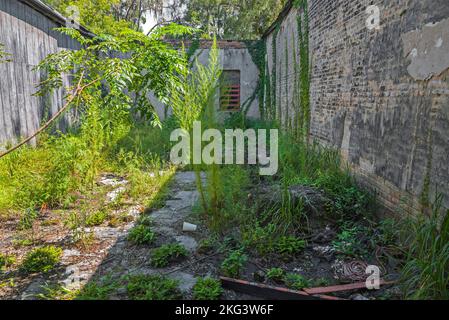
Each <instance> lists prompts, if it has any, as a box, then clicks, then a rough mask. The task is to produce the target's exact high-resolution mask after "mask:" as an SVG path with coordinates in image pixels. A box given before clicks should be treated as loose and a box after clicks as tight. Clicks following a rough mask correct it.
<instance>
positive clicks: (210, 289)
mask: <svg viewBox="0 0 449 320" xmlns="http://www.w3.org/2000/svg"><path fill="white" fill-rule="evenodd" d="M222 293H223V289H222V287H221V282H220V280H217V279H213V278H209V277H207V278H200V279H198V281H197V282H196V284H195V285H194V287H193V298H194V299H196V300H218V299H219V298H220V296H221V294H222Z"/></svg>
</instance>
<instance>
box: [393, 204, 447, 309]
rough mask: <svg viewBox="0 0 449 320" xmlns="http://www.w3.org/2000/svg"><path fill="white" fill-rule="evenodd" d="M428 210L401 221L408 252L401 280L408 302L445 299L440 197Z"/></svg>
mask: <svg viewBox="0 0 449 320" xmlns="http://www.w3.org/2000/svg"><path fill="white" fill-rule="evenodd" d="M431 209H432V212H431V214H430V215H426V214H424V213H423V214H421V215H418V216H416V217H413V218H409V219H407V220H406V221H404V222H403V226H402V229H403V232H404V233H406V235H405V239H404V244H405V247H406V248H407V249H408V253H407V256H406V263H405V266H404V268H403V269H402V278H401V280H402V283H403V288H404V294H405V296H406V298H408V299H436V300H447V299H449V210H445V209H444V208H443V206H442V197H441V196H438V197H437V198H436V200H435V202H434V203H433V204H432V207H431Z"/></svg>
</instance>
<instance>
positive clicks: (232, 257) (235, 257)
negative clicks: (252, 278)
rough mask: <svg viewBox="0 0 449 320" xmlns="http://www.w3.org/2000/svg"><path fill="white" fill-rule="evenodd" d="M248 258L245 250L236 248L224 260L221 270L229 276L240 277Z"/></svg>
mask: <svg viewBox="0 0 449 320" xmlns="http://www.w3.org/2000/svg"><path fill="white" fill-rule="evenodd" d="M247 260H248V257H247V256H246V255H245V254H244V253H243V250H241V249H240V250H234V251H232V252H231V253H230V254H229V256H228V257H227V258H226V259H225V260H224V261H223V262H222V264H221V271H222V272H223V274H224V275H225V276H227V277H232V278H235V277H238V276H239V275H240V272H241V270H242V268H243V266H244V264H245V263H246V261H247Z"/></svg>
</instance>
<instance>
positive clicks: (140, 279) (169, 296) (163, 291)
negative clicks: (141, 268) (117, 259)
mask: <svg viewBox="0 0 449 320" xmlns="http://www.w3.org/2000/svg"><path fill="white" fill-rule="evenodd" d="M126 289H127V291H128V296H129V298H130V299H132V300H176V299H180V298H181V297H182V296H181V293H180V291H179V289H178V281H177V280H173V279H169V278H166V277H162V276H158V275H134V276H129V277H128V284H127V286H126Z"/></svg>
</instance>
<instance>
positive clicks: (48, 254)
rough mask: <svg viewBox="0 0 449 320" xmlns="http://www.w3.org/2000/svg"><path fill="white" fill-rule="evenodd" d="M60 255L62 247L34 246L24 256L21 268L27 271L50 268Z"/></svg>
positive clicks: (56, 262) (44, 270) (57, 261)
mask: <svg viewBox="0 0 449 320" xmlns="http://www.w3.org/2000/svg"><path fill="white" fill-rule="evenodd" d="M61 256H62V249H61V248H57V247H54V246H46V247H41V248H36V249H34V250H32V251H31V252H29V253H28V254H27V255H26V256H25V260H24V261H23V264H22V269H23V270H24V271H26V272H28V273H34V272H48V271H50V270H52V269H53V268H54V267H55V266H56V264H58V263H59V260H60V259H61Z"/></svg>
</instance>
